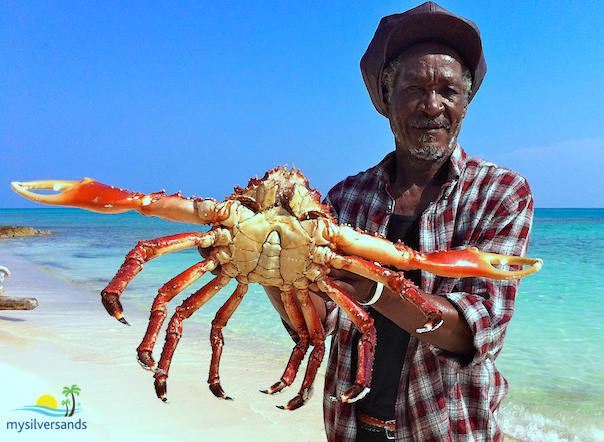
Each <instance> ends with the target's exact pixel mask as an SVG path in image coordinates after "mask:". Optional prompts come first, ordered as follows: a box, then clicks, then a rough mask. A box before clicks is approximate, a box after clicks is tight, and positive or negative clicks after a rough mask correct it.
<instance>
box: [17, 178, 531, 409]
mask: <svg viewBox="0 0 604 442" xmlns="http://www.w3.org/2000/svg"><path fill="white" fill-rule="evenodd" d="M12 187H13V189H14V190H15V191H16V192H17V193H19V194H20V195H22V196H24V197H26V198H29V199H31V200H33V201H37V202H40V203H45V204H56V205H68V206H75V207H79V208H83V209H86V210H90V211H94V212H102V213H120V212H125V211H129V210H136V211H137V212H139V213H141V214H143V215H147V216H156V217H160V218H163V219H167V220H170V221H179V222H186V223H192V224H209V225H211V229H210V230H209V231H207V232H202V233H199V232H191V233H180V234H176V235H172V236H166V237H163V238H157V239H154V240H150V241H139V242H138V244H137V246H136V247H134V248H133V249H132V250H131V251H130V252H129V253H128V254H127V255H126V258H125V261H124V263H123V264H122V266H121V267H120V269H119V270H118V272H117V274H116V275H115V277H114V278H113V279H112V280H111V282H110V283H109V284H108V285H107V287H106V288H105V289H104V290H103V291H102V293H101V296H102V302H103V305H104V306H105V308H106V310H107V312H108V313H109V314H110V315H112V316H114V317H115V318H116V319H117V320H119V321H120V322H122V323H124V324H128V322H127V321H126V320H125V318H124V315H123V308H122V305H121V303H120V300H119V298H120V295H121V294H122V293H123V291H124V289H125V288H126V286H127V285H128V283H129V282H130V281H131V280H132V279H133V278H134V277H135V276H136V275H137V274H138V273H139V272H140V271H141V270H142V269H143V267H144V265H145V263H146V262H148V261H150V260H152V259H154V258H158V257H160V256H162V255H164V254H167V253H172V252H177V251H179V250H184V249H188V248H193V247H198V248H207V249H208V250H210V252H209V253H206V255H208V256H207V258H205V259H202V260H201V261H200V262H197V263H196V264H194V265H193V266H191V267H190V268H188V269H186V270H185V271H183V272H182V273H181V274H179V275H178V276H176V277H174V278H173V279H172V280H170V281H169V282H167V283H166V284H165V285H164V286H163V287H161V288H160V289H159V291H158V294H157V296H156V297H155V300H154V302H153V306H152V308H151V315H150V319H149V325H148V327H147V331H146V333H145V335H144V337H143V339H142V342H141V344H140V346H139V347H138V349H137V353H138V360H139V362H140V364H141V365H142V366H143V367H144V368H146V369H148V370H150V371H152V372H153V373H154V378H155V382H154V383H155V390H156V394H157V396H158V397H159V398H160V399H161V400H163V401H166V400H167V396H166V390H167V378H168V371H169V368H170V362H171V360H172V356H173V354H174V352H175V350H176V347H177V344H178V342H179V340H180V338H181V335H182V327H183V321H184V320H185V319H186V318H188V317H190V316H191V315H192V314H193V313H194V312H195V311H196V310H198V309H199V308H200V307H202V306H203V305H204V304H205V303H206V302H207V301H208V300H209V299H210V298H212V297H213V296H214V295H215V294H216V293H218V292H219V291H220V290H221V289H222V288H223V287H225V286H226V285H227V283H228V282H229V281H230V280H232V279H235V280H236V281H237V288H236V289H235V291H234V293H232V295H231V296H230V297H229V298H228V300H227V301H226V302H225V303H224V305H223V306H222V307H221V308H220V309H219V311H218V313H217V314H216V317H215V319H214V320H213V322H212V329H211V335H210V341H211V347H212V358H211V363H210V373H209V378H208V383H209V388H210V390H211V391H212V393H213V394H214V395H215V396H216V397H219V398H222V399H231V398H230V397H229V396H227V395H226V394H225V392H224V390H223V388H222V386H221V382H220V376H219V364H220V358H221V354H222V350H223V345H224V339H223V335H222V329H223V328H224V327H225V326H226V324H227V321H228V320H229V318H230V317H231V315H232V314H233V312H234V311H235V310H236V309H237V307H238V305H239V303H240V302H241V300H242V298H243V296H244V295H245V293H246V291H247V289H248V285H249V284H250V283H258V284H261V285H263V286H265V287H276V288H278V289H279V290H280V293H281V299H282V301H283V304H284V306H285V310H286V312H287V315H288V316H289V319H290V321H291V324H292V325H293V328H294V329H295V331H296V332H297V335H298V337H299V339H298V340H297V342H296V344H295V346H294V348H293V350H292V354H291V356H290V359H289V361H288V363H287V366H286V369H285V372H284V373H283V376H282V377H281V378H280V380H279V381H278V382H276V383H275V384H274V385H272V386H271V387H270V388H269V389H267V390H264V393H268V394H274V393H278V392H280V391H282V390H284V389H285V388H286V387H288V386H290V385H291V384H292V383H293V381H294V378H295V376H296V374H297V372H298V369H299V367H300V365H301V363H302V360H303V358H304V357H305V354H306V353H307V350H308V349H309V348H310V346H313V349H312V351H311V353H310V355H309V358H308V362H307V369H306V373H305V375H304V378H303V381H302V384H301V387H300V390H299V392H298V394H297V395H296V396H295V397H294V398H292V399H291V400H290V401H289V402H288V403H287V404H286V405H285V406H280V407H279V408H283V409H289V410H293V409H296V408H299V407H301V406H302V405H304V403H305V402H306V401H307V400H308V398H309V396H310V394H311V392H312V385H313V382H314V379H315V376H316V373H317V370H318V368H319V366H320V364H321V361H322V359H323V356H324V353H325V331H324V329H323V325H322V323H321V320H320V319H319V316H318V314H317V312H316V310H315V308H314V306H313V303H312V302H311V300H310V290H309V286H310V285H311V284H312V283H315V284H316V286H317V287H318V288H319V290H321V291H322V292H323V293H325V294H326V295H327V296H328V297H329V298H331V299H332V300H333V301H335V303H336V304H337V305H338V306H339V307H340V308H342V309H343V310H344V311H345V312H346V313H347V314H348V316H349V317H350V318H351V320H352V321H353V323H354V324H355V325H356V326H357V327H358V328H359V330H360V331H361V333H362V336H361V338H360V340H359V343H358V350H359V351H358V355H359V357H358V366H357V371H356V378H355V380H354V382H353V383H352V385H351V386H350V388H348V390H347V391H346V392H345V393H344V394H343V395H342V396H341V397H340V398H339V399H340V400H341V401H343V402H354V401H356V400H359V399H360V398H362V397H363V396H364V395H365V394H366V393H367V392H368V391H369V388H370V385H371V373H372V364H373V354H374V348H375V345H376V339H377V337H376V331H375V327H374V325H373V320H372V319H371V318H370V317H369V315H368V313H367V311H366V310H365V309H364V308H363V307H362V306H361V305H359V303H358V302H357V301H355V300H354V299H353V298H352V297H351V296H350V295H348V294H347V293H346V292H345V291H344V290H342V289H341V288H340V287H339V286H338V285H337V284H336V283H335V282H334V280H333V279H332V278H331V277H330V276H329V272H330V269H331V268H335V269H344V270H347V271H349V272H353V273H355V274H357V275H361V276H363V277H366V278H368V279H371V280H373V281H376V282H377V283H381V284H383V285H384V286H385V287H388V288H389V289H390V290H392V291H393V292H396V293H398V294H399V295H400V297H401V302H411V303H412V304H413V305H415V306H416V307H417V308H418V309H419V310H420V311H421V312H422V313H423V314H424V315H425V317H426V321H425V324H424V325H423V327H421V328H420V329H418V330H417V332H418V333H424V332H429V331H432V330H435V329H436V328H437V327H439V326H440V325H441V323H442V314H441V312H440V310H438V309H437V308H435V307H434V306H432V305H431V304H430V303H429V302H428V301H427V300H426V299H424V298H423V297H422V295H421V294H420V292H419V291H418V288H417V287H416V286H415V285H414V284H413V283H411V282H410V281H408V280H407V279H405V277H404V275H403V272H401V271H395V270H392V269H391V268H394V267H395V268H397V269H400V270H412V269H421V270H425V271H428V272H431V273H434V274H437V275H441V276H448V277H465V276H478V277H486V278H495V279H517V278H521V277H524V276H527V275H529V274H531V273H534V272H536V271H538V270H539V269H540V268H541V264H542V263H541V260H539V259H531V258H526V257H518V256H503V255H496V254H491V253H484V252H480V251H478V250H477V249H476V248H468V249H465V250H452V251H439V252H433V253H420V252H417V251H414V250H412V249H411V248H409V247H407V246H406V245H404V244H403V243H401V242H397V243H392V242H390V241H388V240H386V239H385V238H382V237H379V236H375V235H370V234H367V233H364V232H362V231H360V230H357V229H353V228H352V227H349V226H344V225H338V224H337V223H336V220H335V219H334V217H333V216H332V215H331V214H330V209H329V207H328V206H326V205H324V204H322V203H321V194H320V193H319V192H318V191H317V190H316V189H315V190H311V188H310V187H309V183H308V180H307V179H306V177H305V176H304V175H303V174H302V173H301V172H300V171H299V170H295V169H293V168H292V169H291V170H288V169H287V167H285V168H281V167H277V168H275V169H273V170H270V171H268V172H266V174H265V175H264V177H263V178H262V179H258V178H252V179H250V180H249V183H248V185H247V187H246V188H241V187H239V186H238V187H236V188H235V190H234V192H233V194H231V195H230V196H228V197H227V198H226V199H225V200H224V201H222V202H217V201H216V200H214V199H201V198H197V199H193V198H185V197H183V196H182V195H181V194H180V193H176V194H174V195H167V194H166V193H165V192H164V191H162V192H157V193H150V194H143V193H139V192H131V191H128V190H124V189H119V188H116V187H112V186H108V185H105V184H102V183H99V182H97V181H95V180H93V179H90V178H85V179H83V180H82V181H80V182H78V181H57V180H48V181H31V182H23V183H20V182H14V183H12ZM35 189H50V190H54V191H55V192H58V193H54V194H43V193H36V192H31V190H35ZM493 264H495V265H498V264H501V265H513V266H514V265H515V266H519V267H518V268H519V270H513V271H512V270H502V269H498V268H496V267H494V266H493ZM386 266H389V267H390V268H388V267H386ZM524 266H528V267H527V268H524ZM206 272H213V273H215V274H216V273H217V275H216V276H215V277H213V279H212V280H211V281H210V282H208V283H207V284H205V285H204V286H203V287H202V288H201V289H199V290H197V291H196V292H195V293H193V294H192V295H190V296H189V297H187V298H186V299H185V300H184V302H183V303H182V304H181V305H180V306H179V307H177V308H176V310H175V313H174V314H173V316H172V317H171V319H170V321H169V324H168V326H167V330H166V338H165V344H164V347H163V351H162V354H161V357H160V359H159V362H156V361H155V360H154V358H153V356H152V351H153V348H154V346H155V343H156V340H157V337H158V334H159V332H160V329H161V327H162V324H163V323H164V320H165V319H166V317H167V303H168V302H170V301H171V300H172V299H173V298H174V297H175V296H176V295H178V294H179V293H181V292H182V291H183V290H185V289H186V288H187V287H189V286H190V285H191V284H193V283H194V282H195V281H197V280H198V279H199V278H200V277H201V276H202V275H204V274H205V273H206Z"/></svg>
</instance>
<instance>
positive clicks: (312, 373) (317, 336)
mask: <svg viewBox="0 0 604 442" xmlns="http://www.w3.org/2000/svg"><path fill="white" fill-rule="evenodd" d="M296 297H297V298H298V301H299V303H300V309H301V310H302V315H303V316H304V321H305V322H306V326H307V328H308V334H309V335H310V339H311V340H312V344H313V346H314V348H313V349H312V351H311V352H310V356H309V357H308V364H307V366H306V373H305V374H304V380H303V381H302V385H301V387H300V391H299V392H298V394H297V395H296V396H295V397H294V398H293V399H291V400H290V401H289V402H288V403H287V405H285V406H278V407H277V408H281V409H282V410H296V409H297V408H300V407H301V406H302V405H304V404H305V403H306V401H307V400H308V399H309V398H310V395H311V394H312V385H313V383H314V381H315V377H316V376H317V371H318V370H319V366H320V365H321V362H322V361H323V356H324V355H325V330H324V329H323V324H322V323H321V319H319V315H318V314H317V311H316V310H315V307H314V305H313V303H312V301H311V299H310V295H309V291H308V288H299V289H297V291H296ZM294 375H295V373H294Z"/></svg>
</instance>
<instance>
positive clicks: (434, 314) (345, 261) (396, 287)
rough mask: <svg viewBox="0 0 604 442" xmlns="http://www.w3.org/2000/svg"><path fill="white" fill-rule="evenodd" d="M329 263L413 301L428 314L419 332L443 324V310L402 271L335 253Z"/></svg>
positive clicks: (420, 309)
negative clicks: (425, 295) (422, 293)
mask: <svg viewBox="0 0 604 442" xmlns="http://www.w3.org/2000/svg"><path fill="white" fill-rule="evenodd" d="M329 263H330V264H331V265H332V266H333V267H335V268H338V269H344V270H348V271H350V272H353V273H356V274H357V275H360V276H364V277H366V278H368V279H371V280H373V281H376V282H380V283H382V284H384V286H386V287H388V288H389V289H390V290H392V291H393V292H395V293H398V295H399V296H400V297H401V298H403V299H405V300H407V301H409V302H410V303H412V304H413V305H414V306H415V307H417V309H418V310H419V311H421V312H422V313H423V314H424V315H425V316H426V322H425V324H424V326H423V327H422V328H418V329H417V330H416V332H417V333H425V332H429V331H433V330H436V329H437V328H438V327H440V326H441V325H442V323H443V321H442V312H441V311H440V310H439V309H437V308H436V307H434V306H433V305H432V304H431V303H430V302H429V301H428V300H427V299H425V298H424V297H423V296H422V295H421V294H420V292H419V289H418V287H417V286H416V285H415V284H413V283H412V282H411V281H409V280H408V279H406V278H405V277H404V276H403V273H402V272H393V271H392V270H389V269H385V268H383V267H381V266H379V265H378V264H375V263H373V262H369V261H366V260H364V259H362V258H357V257H356V256H340V255H337V254H333V255H332V256H331V257H330V261H329Z"/></svg>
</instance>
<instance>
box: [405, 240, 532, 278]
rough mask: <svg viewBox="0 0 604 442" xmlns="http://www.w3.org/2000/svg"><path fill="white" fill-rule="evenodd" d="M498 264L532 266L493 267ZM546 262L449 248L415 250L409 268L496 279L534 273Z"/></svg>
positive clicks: (471, 249) (456, 275)
mask: <svg viewBox="0 0 604 442" xmlns="http://www.w3.org/2000/svg"><path fill="white" fill-rule="evenodd" d="M493 264H498V265H519V266H529V267H528V268H526V269H522V270H515V271H510V270H501V269H497V268H495V267H493ZM542 265H543V261H542V260H541V259H534V258H525V257H521V256H507V255H498V254H496V253H487V252H481V251H479V250H478V249H477V248H476V247H470V248H468V249H464V250H449V251H446V252H434V253H427V254H423V253H417V252H416V253H414V257H413V259H412V261H411V263H410V267H412V268H418V269H422V270H426V271H428V272H430V273H434V274H436V275H441V276H448V277H453V278H462V277H466V276H479V277H485V278H493V279H505V280H509V279H519V278H523V277H525V276H528V275H531V274H533V273H535V272H537V271H539V269H541V266H542Z"/></svg>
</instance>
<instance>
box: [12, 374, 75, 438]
mask: <svg viewBox="0 0 604 442" xmlns="http://www.w3.org/2000/svg"><path fill="white" fill-rule="evenodd" d="M81 391H82V390H81V388H79V387H78V386H77V385H75V384H74V385H72V386H71V387H63V391H62V394H63V396H65V399H64V400H61V402H60V405H59V401H58V400H57V399H56V398H55V397H54V396H52V395H50V394H43V395H42V396H40V397H39V398H38V400H37V401H36V404H35V405H25V406H23V407H21V408H17V409H15V410H13V411H28V412H33V413H37V414H41V415H43V416H48V417H51V418H62V420H60V421H56V420H55V421H48V420H41V421H39V420H38V419H36V418H33V419H30V420H29V421H12V422H11V421H9V422H7V423H6V429H7V430H16V431H17V432H18V433H21V431H23V430H85V429H86V426H87V425H86V422H83V421H82V419H78V420H77V421H76V420H75V419H74V418H73V416H74V415H75V414H77V413H81V412H82V411H83V410H82V407H81V404H80V403H79V402H78V403H77V404H76V396H79V395H80V392H81Z"/></svg>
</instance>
